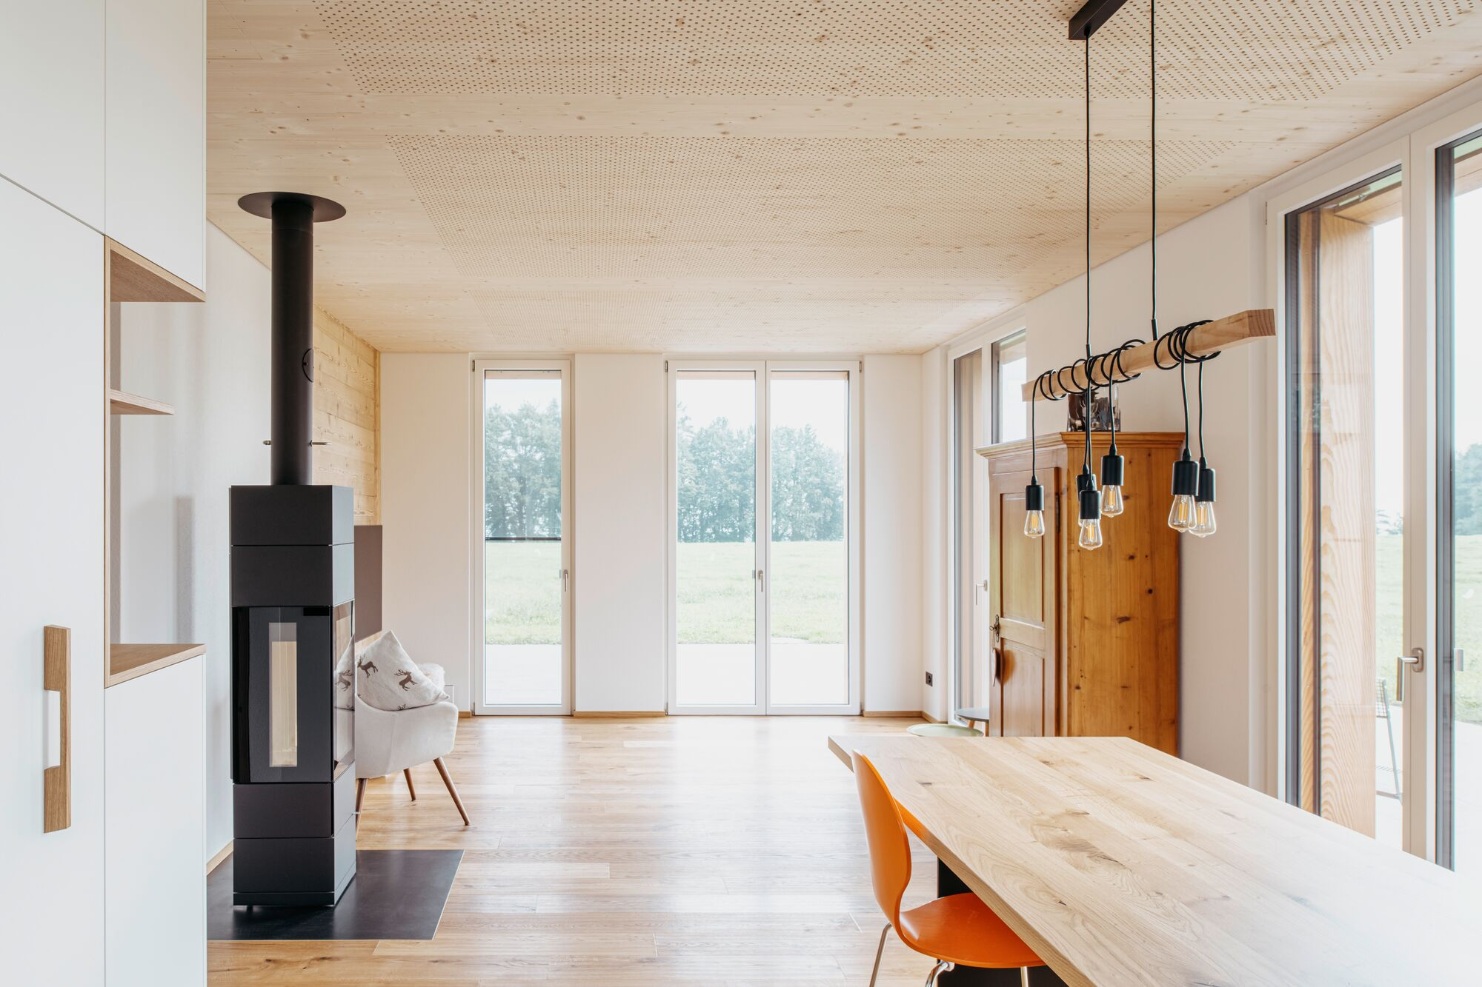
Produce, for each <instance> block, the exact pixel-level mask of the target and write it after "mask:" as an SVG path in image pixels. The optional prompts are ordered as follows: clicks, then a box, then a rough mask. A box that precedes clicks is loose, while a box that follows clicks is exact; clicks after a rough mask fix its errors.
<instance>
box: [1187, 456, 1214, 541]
mask: <svg viewBox="0 0 1482 987" xmlns="http://www.w3.org/2000/svg"><path fill="white" fill-rule="evenodd" d="M1217 526H1218V525H1217V524H1216V522H1215V517H1214V470H1212V469H1210V468H1209V465H1208V464H1207V463H1206V462H1205V461H1204V457H1203V456H1200V457H1199V491H1198V493H1196V494H1195V495H1194V524H1193V527H1191V528H1189V534H1191V535H1198V536H1199V537H1200V538H1207V537H1208V536H1210V535H1212V534H1214V532H1215V528H1216V527H1217Z"/></svg>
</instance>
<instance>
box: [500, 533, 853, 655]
mask: <svg viewBox="0 0 1482 987" xmlns="http://www.w3.org/2000/svg"><path fill="white" fill-rule="evenodd" d="M755 557H756V556H755V549H754V546H753V545H752V544H750V543H746V542H704V543H687V544H681V545H679V546H678V572H677V579H676V580H675V582H676V585H677V587H678V593H679V609H678V613H677V616H678V624H679V643H680V644H749V643H751V642H752V641H753V640H755V637H756V612H755V605H754V599H755V597H754V595H753V592H752V572H753V570H754V569H755V568H756V563H755ZM848 557H849V551H848V547H847V546H846V544H845V543H844V542H842V541H833V542H776V543H774V544H773V546H772V570H771V572H769V573H767V587H766V588H767V593H768V595H769V596H770V597H771V603H772V636H773V637H774V638H783V639H788V640H797V641H807V642H809V643H811V644H837V643H842V642H843V641H844V640H846V636H847V634H848V627H849V616H848V615H849V609H848V599H849V592H848V590H849V570H848ZM484 566H485V569H484V571H485V583H484V586H485V594H486V608H485V611H484V613H485V620H484V640H485V643H487V644H559V643H560V641H561V580H560V578H559V573H560V571H561V545H560V543H559V542H485V543H484ZM578 578H579V574H578Z"/></svg>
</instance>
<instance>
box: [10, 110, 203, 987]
mask: <svg viewBox="0 0 1482 987" xmlns="http://www.w3.org/2000/svg"><path fill="white" fill-rule="evenodd" d="M0 102H3V101H0ZM0 146H6V145H4V144H0ZM103 307H104V306H103V238H102V236H100V235H99V234H98V233H97V232H96V231H94V230H92V229H89V228H88V227H87V226H85V225H83V224H82V223H80V222H78V221H77V220H75V219H72V218H70V217H69V216H67V215H66V214H64V213H62V212H60V211H59V210H57V209H55V208H53V207H51V206H49V205H47V204H46V203H45V202H43V201H41V200H40V199H38V198H36V197H35V196H33V195H31V194H30V193H28V192H26V191H23V190H22V189H20V188H17V187H16V186H15V185H12V184H10V183H8V182H0V354H3V355H4V361H3V366H4V367H5V382H4V386H0V423H3V425H0V434H3V435H4V437H5V441H4V443H3V445H4V455H5V459H4V465H3V467H0V667H3V668H4V669H5V685H4V688H0V738H3V741H4V743H3V745H0V747H3V750H4V755H3V756H0V793H3V794H0V957H4V959H3V973H0V980H3V981H4V982H5V983H7V984H25V985H26V987H53V985H55V987H95V985H99V984H103V983H104V982H105V981H104V933H103V930H104V890H103V887H104V886H103V873H104V841H105V834H106V818H105V803H104V702H103V678H104V664H105V655H106V653H107V645H106V642H105V640H104V631H103V619H104V583H103V573H104V554H103V553H104V534H103V512H104V499H103V498H104V479H103V475H104V442H103V440H104V435H105V432H104V428H103V423H104V421H105V416H106V414H107V407H106V395H105V392H104V388H103V380H104V377H103V346H102V340H103ZM48 624H52V625H57V626H60V627H67V628H70V629H71V660H70V679H71V682H70V686H71V688H70V695H69V699H68V701H69V711H70V719H71V732H70V740H71V743H70V746H69V748H68V751H67V756H68V760H69V762H70V771H71V778H70V784H69V785H68V786H67V789H68V790H69V791H70V793H71V806H70V810H71V824H70V826H68V827H67V828H64V829H59V830H57V831H55V832H50V833H47V832H43V794H42V792H43V781H42V770H43V766H44V763H45V762H44V758H45V738H46V733H47V724H46V714H45V707H44V704H43V691H42V686H43V677H42V658H43V628H44V627H45V626H46V625H48ZM196 863H197V866H200V858H199V855H197V858H196Z"/></svg>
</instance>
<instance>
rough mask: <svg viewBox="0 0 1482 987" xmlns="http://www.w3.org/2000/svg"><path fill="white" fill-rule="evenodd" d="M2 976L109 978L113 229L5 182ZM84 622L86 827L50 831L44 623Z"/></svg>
mask: <svg viewBox="0 0 1482 987" xmlns="http://www.w3.org/2000/svg"><path fill="white" fill-rule="evenodd" d="M0 339H3V340H4V345H3V352H4V354H5V358H6V367H7V368H8V370H9V371H10V372H9V373H7V375H6V381H5V386H4V387H0V421H3V422H4V423H5V424H4V426H3V428H4V434H5V476H4V479H3V480H0V567H3V569H0V572H3V577H0V583H3V593H0V664H3V666H4V668H5V677H6V685H5V688H4V689H0V738H3V741H4V751H5V754H4V756H3V757H0V793H3V794H0V863H3V875H4V876H3V879H0V888H3V889H4V893H3V894H0V955H3V956H4V957H5V959H4V968H3V969H4V973H3V974H0V980H4V982H5V983H11V984H25V985H27V987H49V985H57V987H77V985H93V984H101V983H103V832H104V828H103V666H104V660H103V656H104V648H105V645H104V642H103V611H104V600H103V565H104V562H103V544H104V541H103V487H104V484H103V435H104V428H103V423H104V420H105V402H104V393H105V392H104V386H103V384H104V382H103V238H102V237H101V236H100V235H99V234H98V233H97V232H95V231H93V230H90V229H88V228H87V227H86V226H84V225H83V224H81V223H79V222H78V221H77V220H75V219H71V218H69V217H67V216H66V215H64V214H63V213H61V212H59V211H58V210H56V209H54V208H53V207H51V206H49V205H47V204H46V203H44V202H42V201H41V200H40V199H37V198H36V197H35V196H32V195H30V194H29V193H27V192H25V191H22V190H21V189H19V188H16V187H15V186H14V185H11V184H10V183H8V182H0ZM47 624H57V625H60V626H63V627H69V628H71V631H72V634H71V644H72V663H71V670H70V671H71V701H70V706H71V709H70V715H71V749H70V754H71V765H72V770H71V785H70V791H71V798H72V811H71V826H70V827H68V828H66V829H62V830H58V831H56V832H53V833H43V832H42V780H41V779H42V768H43V765H44V753H43V751H44V741H45V733H46V729H45V725H44V723H43V703H42V628H43V627H44V626H45V625H47Z"/></svg>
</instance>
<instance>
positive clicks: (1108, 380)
mask: <svg viewBox="0 0 1482 987" xmlns="http://www.w3.org/2000/svg"><path fill="white" fill-rule="evenodd" d="M1125 3H1126V0H1088V2H1087V3H1086V4H1085V6H1083V7H1081V9H1080V10H1078V11H1077V12H1076V14H1075V16H1073V17H1072V18H1071V19H1070V24H1069V35H1070V40H1072V41H1079V42H1081V43H1083V44H1085V45H1086V64H1085V70H1086V71H1085V87H1086V88H1085V102H1086V136H1085V141H1086V350H1085V352H1086V355H1085V358H1084V359H1080V360H1076V361H1075V362H1073V363H1069V364H1067V365H1065V366H1063V367H1059V368H1057V369H1053V370H1046V371H1044V372H1043V373H1041V374H1039V375H1038V376H1037V377H1035V378H1033V379H1032V380H1030V381H1029V382H1028V383H1026V384H1025V385H1024V388H1023V397H1024V400H1025V401H1027V402H1028V403H1029V423H1030V424H1029V441H1030V481H1029V486H1028V487H1026V488H1025V491H1024V502H1025V518H1024V534H1025V535H1026V536H1028V537H1030V538H1038V537H1041V536H1043V534H1044V533H1045V523H1044V514H1043V508H1044V489H1043V488H1042V487H1041V486H1040V484H1039V478H1038V477H1037V476H1036V475H1035V468H1034V466H1035V425H1034V420H1035V408H1036V406H1037V405H1038V403H1039V402H1040V401H1059V400H1061V399H1063V398H1065V397H1067V396H1069V395H1071V394H1082V395H1084V402H1085V407H1084V408H1083V410H1082V415H1083V417H1084V425H1085V430H1086V460H1085V462H1084V463H1083V464H1082V466H1081V474H1080V475H1079V476H1078V477H1077V478H1076V480H1077V495H1078V506H1079V511H1078V514H1079V518H1080V525H1081V534H1080V538H1079V540H1078V541H1079V544H1080V546H1081V548H1084V549H1095V548H1099V547H1100V546H1101V543H1102V540H1101V532H1100V528H1101V518H1102V517H1103V516H1105V517H1116V516H1117V515H1119V514H1121V513H1122V510H1123V504H1122V480H1123V472H1124V468H1125V461H1124V460H1123V457H1122V456H1121V455H1120V454H1119V453H1118V452H1117V433H1116V410H1115V407H1114V404H1115V398H1116V386H1117V385H1118V384H1123V383H1127V382H1129V381H1132V380H1136V379H1137V377H1138V376H1140V375H1141V373H1142V372H1143V371H1145V370H1150V369H1158V370H1174V369H1177V370H1178V372H1179V383H1180V389H1181V391H1182V394H1183V412H1184V448H1183V453H1182V455H1181V456H1180V457H1179V459H1178V461H1177V462H1176V463H1174V466H1173V504H1172V507H1171V509H1170V510H1169V513H1168V524H1169V527H1172V528H1174V529H1175V530H1178V531H1187V532H1189V533H1191V534H1194V535H1197V536H1199V537H1204V536H1207V535H1211V534H1214V532H1215V510H1214V501H1215V482H1214V480H1215V471H1214V469H1213V468H1211V467H1210V465H1209V462H1208V460H1207V459H1206V458H1205V455H1204V364H1205V363H1206V362H1208V361H1209V360H1212V359H1214V358H1215V357H1217V356H1219V355H1220V353H1221V352H1222V351H1223V350H1226V349H1229V348H1231V347H1234V346H1241V345H1244V344H1246V343H1250V342H1253V341H1255V340H1259V339H1266V338H1270V337H1272V336H1275V335H1276V313H1275V312H1274V311H1272V310H1271V309H1269V308H1261V309H1249V310H1247V311H1244V312H1240V313H1238V314H1236V315H1231V316H1226V317H1225V318H1223V319H1216V320H1214V321H1209V320H1203V321H1199V322H1191V323H1189V324H1188V325H1183V326H1179V327H1178V328H1177V329H1173V330H1171V331H1169V332H1166V333H1163V334H1161V335H1160V334H1159V332H1158V129H1157V128H1158V113H1157V108H1158V87H1157V80H1158V58H1157V55H1158V35H1157V23H1158V21H1157V17H1158V15H1157V0H1150V2H1149V4H1148V78H1149V112H1148V118H1149V128H1148V129H1149V135H1148V136H1149V148H1150V153H1149V159H1150V160H1149V171H1150V176H1149V177H1150V181H1149V185H1150V186H1151V195H1150V205H1149V210H1148V212H1149V219H1150V226H1151V230H1150V236H1149V250H1150V253H1151V269H1150V277H1149V288H1150V296H1151V297H1150V303H1151V304H1150V315H1151V318H1150V323H1151V326H1152V339H1151V340H1143V339H1130V340H1128V341H1127V342H1125V343H1122V344H1121V345H1120V346H1117V347H1115V348H1114V349H1110V350H1107V351H1105V352H1103V353H1093V352H1092V351H1091V273H1092V267H1091V61H1090V59H1091V54H1090V49H1091V36H1092V35H1093V34H1095V33H1096V31H1097V30H1098V29H1100V28H1101V26H1102V25H1104V24H1105V23H1106V22H1107V21H1109V20H1110V19H1111V18H1112V16H1113V15H1114V14H1116V12H1117V11H1118V10H1120V9H1121V8H1122V6H1123V5H1124V4H1125ZM1189 364H1194V365H1195V366H1196V367H1197V368H1198V381H1197V387H1198V393H1197V407H1198V415H1199V418H1198V421H1199V426H1198V447H1199V458H1198V460H1197V461H1196V460H1195V459H1194V457H1193V456H1192V455H1191V453H1190V449H1189V447H1190V435H1191V429H1190V419H1189V386H1188V379H1187V373H1186V371H1187V369H1188V366H1189ZM1099 388H1107V389H1108V392H1109V396H1110V398H1111V402H1110V403H1111V404H1112V405H1113V407H1112V408H1111V443H1110V446H1109V447H1108V449H1107V453H1106V455H1104V456H1102V458H1101V481H1102V486H1101V488H1100V489H1098V487H1097V477H1096V474H1095V473H1093V472H1091V422H1092V416H1093V414H1094V411H1093V401H1092V399H1093V396H1094V394H1095V392H1096V390H1097V389H1099Z"/></svg>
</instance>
